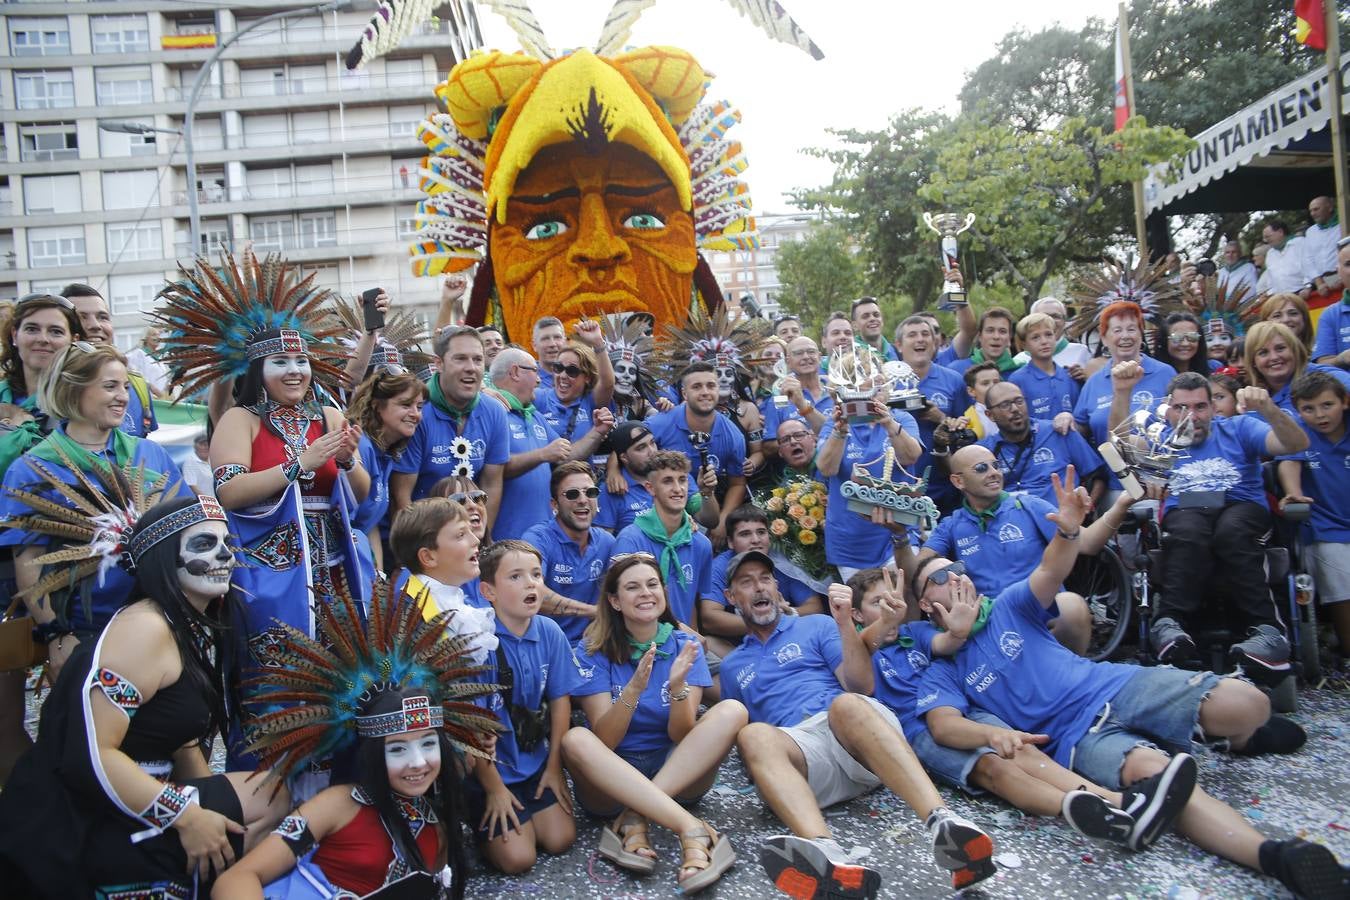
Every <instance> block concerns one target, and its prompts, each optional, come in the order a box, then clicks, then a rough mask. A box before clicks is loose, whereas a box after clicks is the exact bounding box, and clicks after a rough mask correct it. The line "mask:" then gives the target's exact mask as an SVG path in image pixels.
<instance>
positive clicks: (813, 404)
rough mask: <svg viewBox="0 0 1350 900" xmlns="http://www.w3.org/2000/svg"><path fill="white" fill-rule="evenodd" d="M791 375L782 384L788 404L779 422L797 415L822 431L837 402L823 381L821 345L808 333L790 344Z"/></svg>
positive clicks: (781, 411) (796, 418)
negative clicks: (821, 379)
mask: <svg viewBox="0 0 1350 900" xmlns="http://www.w3.org/2000/svg"><path fill="white" fill-rule="evenodd" d="M787 366H788V377H787V378H784V379H783V381H782V382H781V383H780V384H779V386H778V387H779V390H781V391H782V392H783V396H785V397H787V400H788V406H786V407H784V408H783V409H782V410H780V411H779V420H778V425H779V427H780V428H781V427H782V425H783V423H784V422H787V421H789V420H793V419H795V420H796V421H798V422H802V423H804V424H805V425H807V426H808V427H809V428H810V429H811V431H813V432H816V433H819V432H820V429H821V428H823V427H824V426H825V419H826V417H827V416H829V414H830V409H831V408H832V407H833V406H834V398H833V397H832V396H830V392H829V391H828V390H826V389H825V386H824V385H823V384H821V382H820V348H819V347H817V346H816V342H815V341H814V340H812V339H811V338H809V337H807V336H806V335H801V336H800V337H795V338H793V339H792V340H791V341H789V342H788V345H787Z"/></svg>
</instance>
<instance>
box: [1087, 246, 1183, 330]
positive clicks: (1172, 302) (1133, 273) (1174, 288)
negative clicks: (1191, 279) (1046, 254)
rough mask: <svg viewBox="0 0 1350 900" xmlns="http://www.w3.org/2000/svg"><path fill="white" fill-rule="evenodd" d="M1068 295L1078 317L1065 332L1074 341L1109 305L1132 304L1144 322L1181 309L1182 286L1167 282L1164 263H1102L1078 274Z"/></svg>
mask: <svg viewBox="0 0 1350 900" xmlns="http://www.w3.org/2000/svg"><path fill="white" fill-rule="evenodd" d="M1070 295H1071V296H1072V298H1073V300H1074V302H1075V303H1076V305H1077V307H1078V313H1077V315H1075V316H1074V317H1073V319H1072V320H1070V322H1069V324H1068V327H1067V329H1066V330H1067V332H1068V334H1069V336H1070V337H1072V338H1074V339H1075V340H1076V339H1078V338H1080V337H1082V336H1083V335H1084V334H1086V333H1087V332H1089V331H1091V330H1092V329H1093V327H1095V326H1096V325H1097V318H1098V316H1100V314H1101V311H1102V310H1103V309H1105V308H1106V307H1108V306H1110V305H1111V304H1112V303H1117V302H1121V301H1125V302H1129V303H1135V304H1137V305H1138V306H1139V308H1140V309H1142V310H1143V311H1144V318H1146V319H1152V318H1156V317H1158V316H1162V315H1166V314H1167V313H1169V312H1172V311H1174V310H1177V309H1180V308H1181V285H1180V284H1178V283H1175V282H1172V281H1169V280H1168V278H1167V261H1166V260H1163V261H1161V262H1159V263H1157V264H1156V265H1153V264H1150V263H1149V262H1148V260H1143V259H1141V260H1140V261H1139V262H1138V263H1137V264H1136V263H1135V262H1134V259H1133V257H1131V258H1130V259H1128V260H1127V261H1126V262H1125V263H1124V264H1121V263H1119V262H1116V261H1115V260H1113V259H1107V260H1103V266H1102V268H1100V269H1092V270H1088V271H1085V272H1082V273H1080V274H1079V277H1078V282H1077V284H1076V285H1075V286H1074V288H1073V290H1072V291H1070Z"/></svg>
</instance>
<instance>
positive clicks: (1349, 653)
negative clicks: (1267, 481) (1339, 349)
mask: <svg viewBox="0 0 1350 900" xmlns="http://www.w3.org/2000/svg"><path fill="white" fill-rule="evenodd" d="M1289 393H1290V399H1292V400H1293V402H1294V406H1295V408H1296V409H1298V414H1299V417H1300V418H1301V419H1302V420H1303V430H1304V431H1306V432H1307V433H1308V442H1309V443H1308V449H1307V450H1304V451H1303V452H1302V453H1299V454H1295V455H1294V456H1291V457H1285V458H1283V459H1281V461H1280V467H1279V474H1280V487H1281V488H1282V489H1283V490H1284V498H1283V499H1282V500H1280V507H1281V508H1283V507H1284V506H1285V504H1287V503H1311V504H1312V518H1311V519H1310V520H1309V521H1308V525H1307V530H1308V531H1309V532H1311V537H1312V540H1311V541H1310V542H1309V543H1307V544H1306V545H1305V547H1304V549H1303V559H1304V561H1305V562H1306V563H1307V565H1308V568H1309V569H1310V570H1311V572H1312V576H1313V583H1314V585H1316V588H1317V599H1318V601H1319V602H1320V603H1321V605H1322V607H1323V609H1325V610H1327V611H1328V612H1329V613H1330V617H1331V621H1332V623H1333V624H1334V625H1335V628H1336V640H1337V643H1338V644H1339V645H1340V655H1341V657H1342V659H1344V658H1346V657H1350V438H1347V435H1346V412H1347V410H1350V394H1347V392H1346V389H1345V385H1343V384H1341V382H1340V381H1339V380H1338V379H1336V378H1335V377H1334V376H1332V375H1329V374H1327V373H1326V372H1318V371H1311V372H1306V373H1304V374H1303V375H1301V376H1299V377H1298V378H1297V379H1295V380H1294V384H1293V386H1292V387H1291V388H1290V391H1289Z"/></svg>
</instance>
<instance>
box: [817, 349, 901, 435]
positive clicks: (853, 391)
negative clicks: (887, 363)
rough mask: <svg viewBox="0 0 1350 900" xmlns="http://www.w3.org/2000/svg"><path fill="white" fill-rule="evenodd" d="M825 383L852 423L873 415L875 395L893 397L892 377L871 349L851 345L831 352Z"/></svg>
mask: <svg viewBox="0 0 1350 900" xmlns="http://www.w3.org/2000/svg"><path fill="white" fill-rule="evenodd" d="M825 383H826V384H827V385H828V387H829V389H830V391H831V392H832V393H833V394H834V397H835V403H837V404H839V406H840V408H841V409H842V410H843V411H844V416H845V417H847V418H848V420H849V422H851V423H854V424H857V423H859V422H865V421H867V420H868V419H870V418H872V398H873V397H876V396H877V395H878V394H880V395H881V396H882V397H889V396H890V387H891V380H890V377H889V376H888V375H887V374H886V370H885V369H884V368H882V364H881V362H880V361H879V360H878V359H877V357H876V355H875V354H873V353H872V351H871V350H866V349H862V348H860V347H858V346H857V345H856V344H850V345H849V346H847V347H839V348H837V349H836V350H835V351H834V352H833V353H831V354H830V365H829V367H828V368H827V369H826V370H825Z"/></svg>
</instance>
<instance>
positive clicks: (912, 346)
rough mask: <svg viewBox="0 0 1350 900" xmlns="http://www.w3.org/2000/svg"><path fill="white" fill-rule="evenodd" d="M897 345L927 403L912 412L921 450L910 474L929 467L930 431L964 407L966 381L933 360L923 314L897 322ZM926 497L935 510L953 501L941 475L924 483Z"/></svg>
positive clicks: (930, 332)
mask: <svg viewBox="0 0 1350 900" xmlns="http://www.w3.org/2000/svg"><path fill="white" fill-rule="evenodd" d="M896 340H897V341H898V342H899V344H900V360H901V361H902V362H903V363H905V365H907V366H909V367H910V368H911V369H913V370H914V375H915V376H916V377H917V378H918V379H919V393H921V394H923V396H924V399H925V400H927V401H928V405H927V406H925V407H924V408H923V409H922V410H920V411H918V412H916V413H914V420H915V421H916V422H917V423H918V425H919V443H920V444H921V445H923V453H922V454H921V455H920V456H919V459H918V461H917V462H915V463H914V470H913V471H914V473H915V474H916V475H921V474H923V471H924V470H925V469H927V468H929V467H930V466H932V467H933V471H934V472H936V471H938V469H937V467H936V466H933V457H932V454H931V452H930V451H931V450H932V447H933V430H934V429H935V428H937V426H939V425H941V424H942V423H943V422H945V421H946V420H948V419H959V418H960V417H961V416H962V414H964V412H965V409H966V382H965V380H964V379H963V378H962V377H961V376H960V375H959V374H957V373H956V372H953V371H952V370H951V369H948V368H946V367H945V366H939V365H937V364H936V363H934V362H933V357H934V355H935V354H936V353H937V334H935V333H934V331H933V325H932V323H931V322H930V321H929V320H928V318H927V317H925V316H910V317H909V318H907V319H905V320H904V321H903V322H901V323H900V328H899V329H898V333H897V336H896ZM928 496H929V497H931V498H933V502H934V503H936V504H937V505H938V508H939V509H942V510H947V509H951V507H952V506H953V505H954V504H955V503H956V492H955V491H954V490H952V486H951V484H950V483H948V481H947V480H946V479H945V478H941V477H939V478H933V479H930V480H929V482H928Z"/></svg>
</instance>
